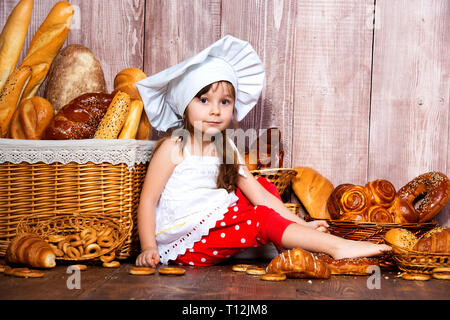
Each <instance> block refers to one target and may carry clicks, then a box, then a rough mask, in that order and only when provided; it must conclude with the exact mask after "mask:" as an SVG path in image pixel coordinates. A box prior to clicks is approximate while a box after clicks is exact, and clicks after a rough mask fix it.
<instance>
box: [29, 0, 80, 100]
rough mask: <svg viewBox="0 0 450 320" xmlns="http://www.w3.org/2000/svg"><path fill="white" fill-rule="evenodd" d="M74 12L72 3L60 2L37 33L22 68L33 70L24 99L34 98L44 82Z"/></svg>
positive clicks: (67, 30)
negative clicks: (28, 67) (27, 67)
mask: <svg viewBox="0 0 450 320" xmlns="http://www.w3.org/2000/svg"><path fill="white" fill-rule="evenodd" d="M73 12H74V11H73V8H72V6H71V5H70V3H68V2H66V1H61V2H58V3H57V4H55V5H54V6H53V8H52V10H50V12H49V14H48V16H47V18H46V19H45V21H44V22H43V23H42V25H41V26H40V27H39V29H38V30H37V31H36V33H35V35H34V37H33V39H32V40H31V43H30V47H29V48H28V53H27V55H26V57H25V58H24V59H23V61H22V64H21V66H30V67H31V68H32V70H33V75H32V77H31V79H30V82H29V83H28V85H27V87H26V89H25V92H24V94H23V98H24V99H27V98H31V97H33V96H34V95H35V94H36V92H37V91H38V89H39V87H40V86H41V84H42V82H44V79H45V77H46V76H47V73H48V71H49V69H50V65H51V64H52V61H53V59H54V58H55V56H56V55H57V54H58V52H59V49H61V47H62V45H63V44H64V41H66V38H67V35H68V34H69V26H70V24H71V22H72V16H73Z"/></svg>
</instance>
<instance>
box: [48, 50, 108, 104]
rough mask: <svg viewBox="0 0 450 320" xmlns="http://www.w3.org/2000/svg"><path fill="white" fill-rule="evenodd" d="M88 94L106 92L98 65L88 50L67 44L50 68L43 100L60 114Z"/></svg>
mask: <svg viewBox="0 0 450 320" xmlns="http://www.w3.org/2000/svg"><path fill="white" fill-rule="evenodd" d="M91 92H107V89H106V82H105V76H104V74H103V70H102V67H101V65H100V62H99V61H98V60H97V58H96V57H95V55H94V53H93V52H92V51H91V50H90V49H88V48H86V47H84V46H82V45H78V44H73V45H68V46H67V47H65V48H63V49H62V50H61V51H60V52H59V53H58V55H57V56H56V57H55V60H54V61H53V63H52V65H51V67H50V71H49V73H48V77H47V83H46V86H45V93H44V97H45V98H46V99H47V100H48V101H50V103H51V104H52V106H53V108H55V110H56V111H59V109H61V108H62V107H63V106H65V105H66V104H68V103H69V102H70V101H72V100H73V99H75V98H76V97H79V96H81V95H82V94H84V93H91Z"/></svg>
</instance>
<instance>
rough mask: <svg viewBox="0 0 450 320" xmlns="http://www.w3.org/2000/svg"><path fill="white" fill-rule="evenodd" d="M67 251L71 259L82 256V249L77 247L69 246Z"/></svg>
mask: <svg viewBox="0 0 450 320" xmlns="http://www.w3.org/2000/svg"><path fill="white" fill-rule="evenodd" d="M66 253H67V255H68V256H69V258H71V259H78V258H80V257H81V254H80V251H79V250H78V249H77V248H75V247H71V246H70V247H68V248H67V252H66Z"/></svg>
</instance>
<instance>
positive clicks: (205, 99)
mask: <svg viewBox="0 0 450 320" xmlns="http://www.w3.org/2000/svg"><path fill="white" fill-rule="evenodd" d="M200 102H201V103H207V102H208V98H200Z"/></svg>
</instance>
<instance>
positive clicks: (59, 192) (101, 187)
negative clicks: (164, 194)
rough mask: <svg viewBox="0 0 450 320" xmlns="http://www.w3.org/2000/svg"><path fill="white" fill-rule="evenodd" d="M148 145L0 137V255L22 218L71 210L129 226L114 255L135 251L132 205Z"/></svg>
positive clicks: (143, 171)
mask: <svg viewBox="0 0 450 320" xmlns="http://www.w3.org/2000/svg"><path fill="white" fill-rule="evenodd" d="M95 140H97V141H95ZM99 145H100V147H98V146H99ZM153 146H154V142H153V141H138V140H127V139H122V140H112V139H111V140H102V139H87V140H84V141H83V140H71V141H60V142H59V141H45V140H39V141H34V142H33V141H30V140H12V139H0V147H1V151H0V257H1V256H4V255H5V253H6V249H7V247H8V244H9V242H10V241H11V239H12V238H14V237H15V236H16V228H17V225H18V223H19V221H20V220H21V219H23V218H25V217H27V216H28V215H30V214H49V215H52V214H55V213H63V214H64V213H70V214H72V213H74V212H75V213H79V214H94V215H98V216H99V217H110V218H114V219H117V220H115V221H119V222H120V223H123V224H124V226H126V227H127V228H129V229H130V230H131V232H130V235H129V236H128V237H127V239H126V240H125V241H124V243H123V244H122V246H121V248H119V250H118V251H117V258H118V259H125V258H128V257H130V256H132V255H135V254H136V253H138V249H139V242H138V235H137V227H136V222H137V207H138V205H139V197H140V192H141V188H142V184H143V181H144V177H145V174H146V171H147V166H148V161H149V158H150V155H151V150H152V149H153ZM30 150H31V151H30ZM61 150H63V151H61ZM67 150H69V151H67ZM72 154H73V156H72ZM55 155H56V156H55ZM59 156H61V157H62V158H61V159H60V160H55V157H59ZM74 157H76V159H77V161H76V160H72V158H74ZM24 158H25V159H24ZM79 158H81V159H82V161H78V159H79ZM105 158H106V160H105ZM57 159H59V158H57Z"/></svg>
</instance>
